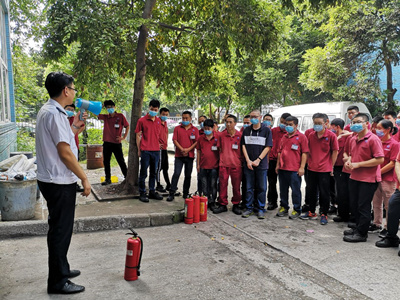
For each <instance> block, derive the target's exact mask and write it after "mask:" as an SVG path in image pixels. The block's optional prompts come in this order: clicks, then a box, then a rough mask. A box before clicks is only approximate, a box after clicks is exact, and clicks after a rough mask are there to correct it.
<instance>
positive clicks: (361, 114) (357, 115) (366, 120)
mask: <svg viewBox="0 0 400 300" xmlns="http://www.w3.org/2000/svg"><path fill="white" fill-rule="evenodd" d="M355 118H363V120H364V122H368V121H369V117H368V115H367V114H364V113H358V114H356V115H355V116H354V117H353V120H354V119H355Z"/></svg>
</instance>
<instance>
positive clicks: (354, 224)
mask: <svg viewBox="0 0 400 300" xmlns="http://www.w3.org/2000/svg"><path fill="white" fill-rule="evenodd" d="M347 227H349V228H356V227H357V224H356V223H353V222H349V223H348V224H347Z"/></svg>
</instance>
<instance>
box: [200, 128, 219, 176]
mask: <svg viewBox="0 0 400 300" xmlns="http://www.w3.org/2000/svg"><path fill="white" fill-rule="evenodd" d="M196 148H197V150H199V151H200V168H201V169H216V168H218V163H219V150H218V137H217V136H215V135H213V136H212V138H211V139H210V140H208V139H207V136H206V135H205V134H204V133H203V135H201V136H200V137H199V141H198V142H197V145H196Z"/></svg>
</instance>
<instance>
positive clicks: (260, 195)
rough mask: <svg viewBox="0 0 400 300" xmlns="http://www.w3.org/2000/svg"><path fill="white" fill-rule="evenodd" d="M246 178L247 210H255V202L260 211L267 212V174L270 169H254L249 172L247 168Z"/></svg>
mask: <svg viewBox="0 0 400 300" xmlns="http://www.w3.org/2000/svg"><path fill="white" fill-rule="evenodd" d="M243 170H244V177H245V178H246V208H247V209H249V210H253V208H254V205H253V202H254V201H255V199H254V198H256V199H257V200H256V201H257V207H258V210H259V211H264V212H265V209H264V207H265V199H266V193H267V172H268V169H259V168H254V167H253V170H249V169H248V168H247V166H245V167H244V168H243Z"/></svg>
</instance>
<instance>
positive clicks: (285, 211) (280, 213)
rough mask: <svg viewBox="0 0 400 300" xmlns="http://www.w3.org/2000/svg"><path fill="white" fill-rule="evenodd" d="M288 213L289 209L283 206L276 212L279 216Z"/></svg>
mask: <svg viewBox="0 0 400 300" xmlns="http://www.w3.org/2000/svg"><path fill="white" fill-rule="evenodd" d="M287 215H288V210H287V209H286V208H284V207H282V206H281V208H280V209H279V211H278V212H277V214H276V216H277V217H285V216H287Z"/></svg>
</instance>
